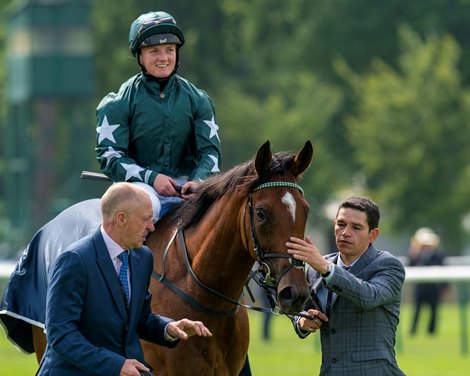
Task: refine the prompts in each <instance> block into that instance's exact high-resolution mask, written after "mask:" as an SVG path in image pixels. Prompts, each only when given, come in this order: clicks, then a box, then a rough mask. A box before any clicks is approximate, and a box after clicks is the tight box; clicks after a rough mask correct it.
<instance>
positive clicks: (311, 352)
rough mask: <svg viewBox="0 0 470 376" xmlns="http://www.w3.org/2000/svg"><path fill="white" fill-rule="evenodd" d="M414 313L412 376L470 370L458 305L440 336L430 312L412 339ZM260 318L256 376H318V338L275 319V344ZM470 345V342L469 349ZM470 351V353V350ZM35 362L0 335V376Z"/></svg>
mask: <svg viewBox="0 0 470 376" xmlns="http://www.w3.org/2000/svg"><path fill="white" fill-rule="evenodd" d="M410 314H411V313H410V309H409V307H408V306H407V305H404V306H403V307H402V315H401V322H400V328H399V335H398V344H397V348H396V350H397V359H398V364H399V365H400V367H401V368H402V369H403V371H404V372H405V373H406V374H407V375H409V376H442V375H445V376H460V375H466V374H468V372H469V369H470V354H467V355H462V352H461V335H460V332H459V330H460V316H459V311H458V309H457V306H455V305H446V306H443V307H442V308H441V311H440V320H439V324H438V326H439V327H438V333H437V335H435V336H434V337H430V336H428V335H427V334H425V333H424V326H425V321H426V320H425V319H426V318H427V312H426V311H425V312H423V317H421V319H422V320H421V323H420V324H421V325H420V328H419V329H420V330H419V333H418V334H417V335H416V336H415V337H410V335H409V334H408V328H409V325H410ZM261 322H262V315H261V314H260V313H257V312H251V313H250V325H251V341H250V361H251V367H252V371H253V375H254V376H268V375H269V376H285V375H289V376H296V375H299V376H306V375H317V374H318V369H319V366H320V344H319V342H318V336H317V335H316V334H314V335H311V336H310V337H309V338H307V339H305V340H301V339H299V338H298V337H297V335H296V334H295V333H294V332H293V329H292V327H291V324H290V322H289V320H288V319H287V318H285V317H274V318H273V320H272V321H271V339H270V340H269V341H268V342H265V341H263V340H262V338H261V337H262V336H261ZM467 346H470V343H468V344H467ZM469 350H470V349H469ZM36 369H37V364H36V359H35V357H34V356H32V355H25V354H23V353H21V352H19V351H18V350H17V349H15V348H14V347H13V346H12V345H11V344H10V343H9V342H8V341H7V339H6V337H5V335H4V333H2V331H1V330H0V375H1V376H17V375H20V376H23V375H34V373H35V371H36Z"/></svg>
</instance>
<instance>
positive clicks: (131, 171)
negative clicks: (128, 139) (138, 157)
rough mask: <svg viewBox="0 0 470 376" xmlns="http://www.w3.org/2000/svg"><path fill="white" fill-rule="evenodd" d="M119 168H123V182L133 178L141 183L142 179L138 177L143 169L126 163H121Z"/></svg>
mask: <svg viewBox="0 0 470 376" xmlns="http://www.w3.org/2000/svg"><path fill="white" fill-rule="evenodd" d="M121 166H122V167H124V169H125V170H126V177H125V180H126V181H128V180H129V179H130V178H132V177H134V178H137V179H139V180H140V181H142V178H141V177H140V174H139V172H140V171H143V170H144V169H143V168H142V167H140V166H137V165H136V164H127V163H121Z"/></svg>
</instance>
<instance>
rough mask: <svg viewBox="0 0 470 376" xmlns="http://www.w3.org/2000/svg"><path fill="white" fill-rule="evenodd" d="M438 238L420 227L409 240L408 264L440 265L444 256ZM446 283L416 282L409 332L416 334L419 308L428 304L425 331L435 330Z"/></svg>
mask: <svg viewBox="0 0 470 376" xmlns="http://www.w3.org/2000/svg"><path fill="white" fill-rule="evenodd" d="M439 244H440V238H439V236H438V235H437V234H436V233H435V232H434V231H433V230H432V229H431V228H429V227H422V228H420V229H418V230H417V231H416V233H415V234H414V235H413V237H412V238H411V241H410V249H409V253H408V257H409V260H410V266H432V265H442V264H443V261H444V256H443V254H442V252H441V251H440V250H439ZM446 286H447V285H446V284H443V283H417V284H415V286H414V314H413V321H412V325H411V330H410V334H411V335H414V334H416V331H417V328H418V322H419V317H420V313H421V308H422V307H423V306H424V305H428V306H429V308H430V316H429V323H428V326H427V332H428V333H429V334H430V335H433V334H434V333H435V332H436V326H437V313H438V308H439V303H440V301H441V297H442V292H443V290H444V289H445V287H446Z"/></svg>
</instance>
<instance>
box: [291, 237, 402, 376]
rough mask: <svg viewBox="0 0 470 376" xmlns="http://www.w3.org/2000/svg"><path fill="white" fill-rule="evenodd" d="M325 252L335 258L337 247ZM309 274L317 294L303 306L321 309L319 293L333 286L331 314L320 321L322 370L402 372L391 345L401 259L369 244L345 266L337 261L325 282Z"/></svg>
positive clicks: (352, 375)
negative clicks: (343, 267) (313, 299)
mask: <svg viewBox="0 0 470 376" xmlns="http://www.w3.org/2000/svg"><path fill="white" fill-rule="evenodd" d="M324 257H325V258H326V259H327V260H330V261H331V262H333V263H334V264H336V263H337V260H338V253H333V254H330V255H326V256H324ZM307 276H308V279H309V282H310V284H311V285H312V288H313V295H314V296H315V299H317V298H319V300H317V304H316V305H315V304H312V305H310V306H307V307H306V308H314V307H316V306H320V308H321V310H322V311H324V310H325V309H324V307H325V306H326V304H325V303H326V302H325V301H322V300H323V299H322V297H326V296H328V291H331V292H332V294H331V300H332V306H331V310H330V312H329V317H328V319H329V320H328V322H325V323H323V324H322V326H321V327H320V332H321V347H322V365H321V370H320V375H322V376H327V375H348V376H361V375H380V376H387V375H389V376H392V375H393V376H403V375H404V373H403V372H402V371H401V370H400V369H399V368H398V365H397V362H396V359H395V350H394V347H395V335H396V330H397V325H398V321H399V315H400V301H401V289H402V286H403V282H404V279H405V268H404V267H403V265H402V264H401V262H400V260H398V259H397V258H396V257H394V256H392V255H391V254H390V253H388V252H385V251H379V250H377V249H376V248H375V247H374V246H373V245H371V246H370V247H369V249H368V250H367V251H366V252H365V253H364V254H363V255H362V256H361V257H360V258H359V259H358V260H357V262H355V263H354V265H353V266H352V267H351V269H350V270H349V271H346V270H344V269H342V268H341V267H336V268H335V272H334V274H333V276H332V277H331V280H329V281H328V283H326V282H325V280H324V279H323V278H322V276H321V275H320V273H318V272H316V271H315V270H314V269H312V268H309V269H308V272H307ZM333 293H334V294H333ZM294 327H295V329H296V332H297V334H298V335H299V336H300V337H301V338H305V337H306V336H307V335H308V334H309V333H308V332H305V331H303V330H301V329H300V328H299V327H298V325H297V321H295V322H294Z"/></svg>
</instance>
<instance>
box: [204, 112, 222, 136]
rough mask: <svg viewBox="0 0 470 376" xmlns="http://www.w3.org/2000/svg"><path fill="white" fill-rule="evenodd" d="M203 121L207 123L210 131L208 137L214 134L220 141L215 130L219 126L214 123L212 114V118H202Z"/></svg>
mask: <svg viewBox="0 0 470 376" xmlns="http://www.w3.org/2000/svg"><path fill="white" fill-rule="evenodd" d="M204 123H206V124H207V126H208V127H209V128H210V130H211V132H210V134H209V138H212V137H214V136H216V137H217V139H218V140H219V142H220V138H219V134H218V133H217V131H218V130H219V126H218V125H217V124H216V123H215V119H214V115H212V119H210V120H204Z"/></svg>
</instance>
